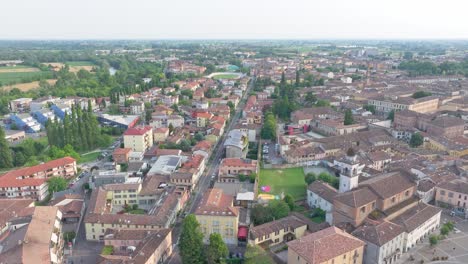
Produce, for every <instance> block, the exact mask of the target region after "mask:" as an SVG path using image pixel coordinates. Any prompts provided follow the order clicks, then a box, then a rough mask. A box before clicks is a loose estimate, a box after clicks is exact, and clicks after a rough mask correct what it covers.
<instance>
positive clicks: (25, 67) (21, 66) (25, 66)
mask: <svg viewBox="0 0 468 264" xmlns="http://www.w3.org/2000/svg"><path fill="white" fill-rule="evenodd" d="M29 68H34V67H32V66H27V65H16V66H0V70H11V69H29Z"/></svg>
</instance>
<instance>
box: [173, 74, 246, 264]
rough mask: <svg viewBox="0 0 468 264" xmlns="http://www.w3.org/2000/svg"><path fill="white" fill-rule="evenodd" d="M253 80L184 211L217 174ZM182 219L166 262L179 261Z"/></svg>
mask: <svg viewBox="0 0 468 264" xmlns="http://www.w3.org/2000/svg"><path fill="white" fill-rule="evenodd" d="M254 82H255V78H252V81H250V83H249V85H248V86H247V89H246V90H245V92H244V95H243V96H242V98H241V101H240V102H239V104H238V105H237V108H236V113H235V114H234V116H233V117H232V118H231V121H230V122H229V125H227V127H226V129H225V130H224V131H225V132H224V134H223V135H222V136H221V139H220V140H219V141H218V143H217V145H216V147H215V149H214V150H213V154H212V155H211V157H212V158H211V161H210V162H208V164H207V166H206V169H205V173H203V174H202V176H201V177H200V180H199V182H198V184H197V187H195V189H194V190H193V193H194V194H193V195H192V197H191V199H190V201H189V208H188V210H187V208H186V212H189V213H194V212H195V209H196V206H198V204H199V203H200V201H201V199H202V197H203V194H204V193H205V192H206V190H207V189H208V188H209V187H210V181H211V175H213V174H214V173H216V174H217V171H218V168H219V163H220V162H221V159H222V158H223V155H224V148H223V146H224V142H225V141H226V135H227V134H228V132H229V131H231V129H232V127H233V126H234V124H237V122H238V121H239V119H240V118H241V116H242V110H243V109H244V106H245V103H246V101H247V98H248V94H249V92H250V91H251V90H252V87H253V85H254ZM182 220H183V219H182V218H181V217H179V219H178V220H177V222H176V224H175V226H174V228H173V230H172V241H173V243H174V251H173V253H172V255H171V257H170V258H169V260H168V263H170V264H172V263H173V264H176V263H181V262H180V256H179V251H178V248H177V245H178V244H179V237H180V232H181V231H182Z"/></svg>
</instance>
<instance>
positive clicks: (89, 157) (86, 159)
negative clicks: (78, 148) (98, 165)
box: [78, 151, 101, 163]
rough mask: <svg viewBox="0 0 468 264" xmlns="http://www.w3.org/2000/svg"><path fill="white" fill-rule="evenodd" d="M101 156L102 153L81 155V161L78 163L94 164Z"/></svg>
mask: <svg viewBox="0 0 468 264" xmlns="http://www.w3.org/2000/svg"><path fill="white" fill-rule="evenodd" d="M99 155H101V152H100V151H97V152H93V153H88V154H85V155H81V158H80V161H79V162H78V163H85V162H92V161H95V160H97V158H98V157H99Z"/></svg>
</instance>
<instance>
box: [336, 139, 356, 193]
mask: <svg viewBox="0 0 468 264" xmlns="http://www.w3.org/2000/svg"><path fill="white" fill-rule="evenodd" d="M340 164H341V171H340V188H339V192H340V193H344V192H348V191H351V190H352V189H354V188H356V187H358V185H359V172H358V170H359V167H360V164H359V162H358V160H357V156H356V153H355V152H354V150H353V149H352V148H350V149H348V151H347V152H346V158H345V159H344V160H343V161H340Z"/></svg>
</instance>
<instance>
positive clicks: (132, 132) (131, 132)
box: [124, 126, 153, 136]
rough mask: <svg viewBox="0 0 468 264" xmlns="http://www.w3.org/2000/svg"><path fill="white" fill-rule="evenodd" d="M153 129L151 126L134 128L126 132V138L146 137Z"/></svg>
mask: <svg viewBox="0 0 468 264" xmlns="http://www.w3.org/2000/svg"><path fill="white" fill-rule="evenodd" d="M152 129H153V128H152V127H150V126H144V127H132V128H129V129H127V131H125V133H124V136H141V135H144V134H145V133H146V132H148V131H151V130H152Z"/></svg>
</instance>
